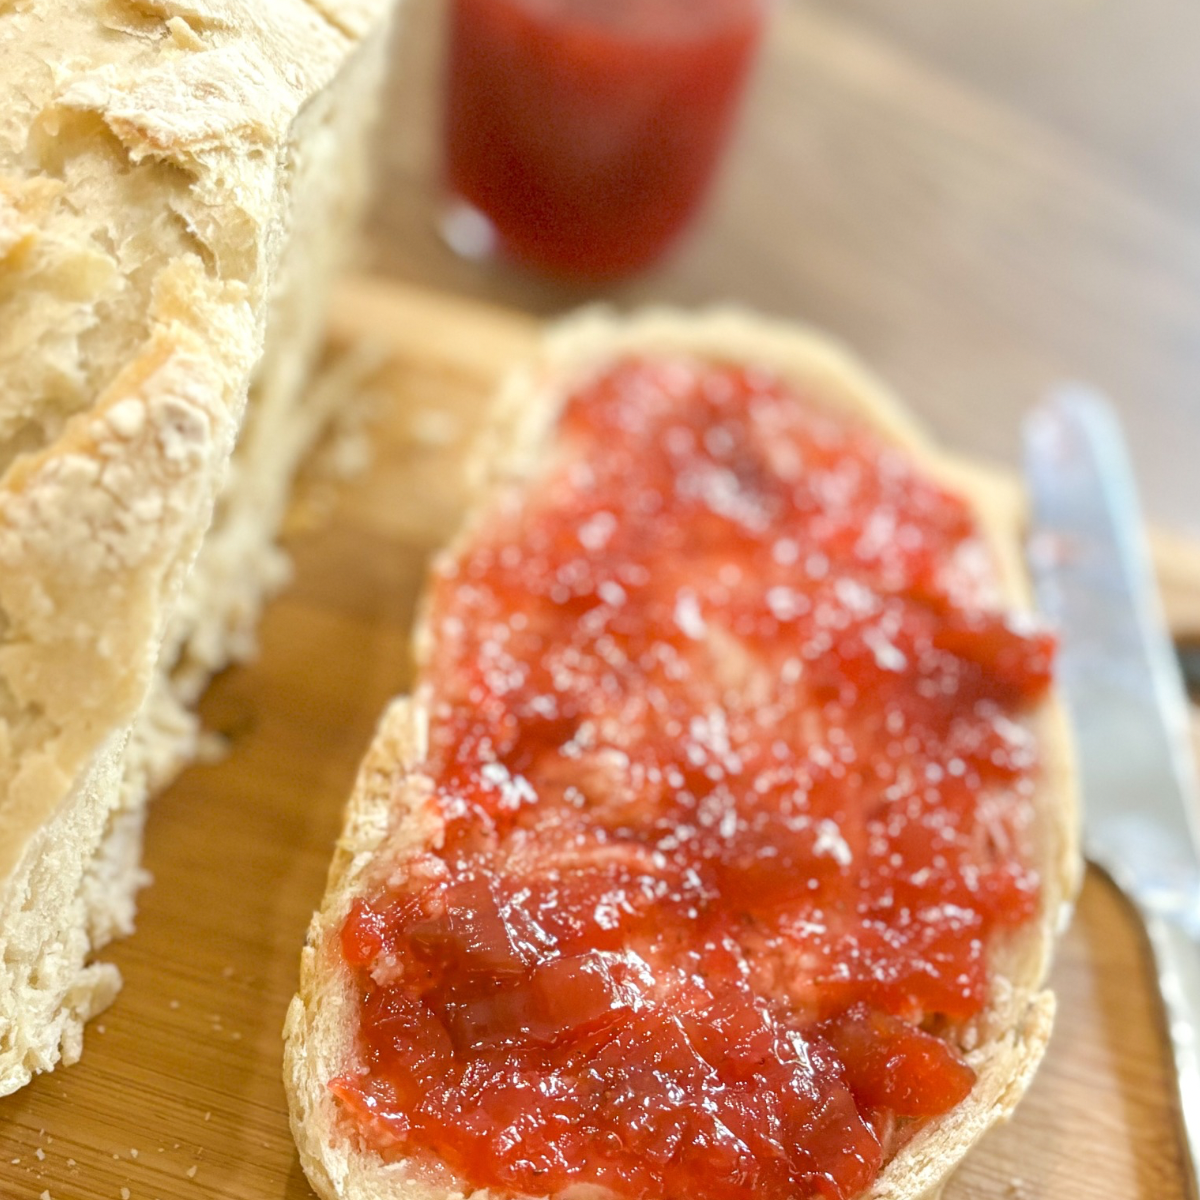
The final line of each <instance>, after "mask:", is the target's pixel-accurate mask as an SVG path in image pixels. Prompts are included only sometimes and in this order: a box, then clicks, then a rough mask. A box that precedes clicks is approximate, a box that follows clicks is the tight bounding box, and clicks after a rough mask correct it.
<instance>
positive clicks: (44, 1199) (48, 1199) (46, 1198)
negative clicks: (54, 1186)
mask: <svg viewBox="0 0 1200 1200" xmlns="http://www.w3.org/2000/svg"><path fill="white" fill-rule="evenodd" d="M38 1200H53V1197H52V1196H51V1195H50V1189H49V1188H47V1189H46V1190H45V1191H44V1192H43V1193H42V1194H41V1196H39V1197H38Z"/></svg>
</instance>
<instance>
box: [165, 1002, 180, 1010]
mask: <svg viewBox="0 0 1200 1200" xmlns="http://www.w3.org/2000/svg"><path fill="white" fill-rule="evenodd" d="M167 1007H168V1008H178V1007H179V1001H178V1000H172V1001H171V1003H170V1004H168V1005H167Z"/></svg>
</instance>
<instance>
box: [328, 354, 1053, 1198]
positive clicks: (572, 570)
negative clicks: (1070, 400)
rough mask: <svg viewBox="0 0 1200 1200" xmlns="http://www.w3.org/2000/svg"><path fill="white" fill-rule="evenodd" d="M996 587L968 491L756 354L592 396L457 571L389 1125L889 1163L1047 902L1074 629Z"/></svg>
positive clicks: (576, 1144) (686, 1186) (871, 1169)
mask: <svg viewBox="0 0 1200 1200" xmlns="http://www.w3.org/2000/svg"><path fill="white" fill-rule="evenodd" d="M996 595H997V582H996V576H995V568H994V565H993V564H992V562H991V560H990V558H989V556H988V553H987V551H986V548H985V545H984V543H983V542H982V540H981V538H980V536H979V533H978V531H977V529H976V527H975V523H974V521H973V519H972V516H971V513H970V510H969V509H968V508H967V506H966V505H965V503H964V502H963V501H962V500H961V499H960V498H959V497H957V496H955V495H952V494H949V493H947V492H946V491H944V490H943V489H941V488H940V487H939V486H937V485H936V484H935V483H934V482H932V481H931V480H929V479H928V478H926V477H925V476H924V475H923V474H922V473H921V472H920V471H919V470H918V469H917V467H916V466H915V464H914V463H913V462H912V461H911V460H910V458H909V457H907V456H906V455H905V454H904V453H902V452H901V451H899V450H898V449H896V448H895V447H894V446H892V445H890V444H888V443H886V442H884V441H883V440H882V439H880V438H879V437H878V436H877V435H875V434H874V433H873V432H872V431H870V430H869V429H867V428H865V427H863V426H862V425H860V424H858V423H857V422H855V421H853V420H851V419H848V418H847V417H846V416H844V415H841V414H837V413H834V412H831V411H829V410H827V409H825V408H823V407H822V406H821V405H820V404H818V403H814V402H813V401H812V400H811V399H810V398H808V397H805V396H801V395H797V394H795V393H794V391H793V390H792V389H790V388H789V387H788V386H786V385H785V384H784V383H782V382H781V381H780V380H778V379H777V378H775V377H774V376H772V375H770V374H768V373H766V372H762V371H755V370H748V369H742V368H735V367H725V366H717V365H713V364H698V363H696V362H693V361H690V360H685V359H664V360H653V361H650V360H642V359H631V360H628V361H623V362H620V363H618V364H616V365H614V366H612V367H610V368H609V369H608V370H606V371H604V372H603V373H601V374H599V375H598V376H597V377H596V378H594V379H593V380H592V381H591V382H589V383H588V384H587V385H586V386H583V387H581V388H580V389H578V390H577V391H576V392H575V393H574V394H573V395H572V396H571V397H570V399H569V402H568V403H567V405H566V408H565V410H564V412H563V415H562V417H561V420H560V423H559V429H558V434H557V441H556V449H555V451H554V453H553V455H552V456H551V457H550V459H549V465H548V466H547V468H546V470H545V472H544V474H543V475H541V476H540V477H539V478H538V479H537V480H536V481H535V482H533V483H532V484H530V485H528V486H527V487H525V488H524V490H523V491H522V492H521V493H520V494H519V495H514V496H510V497H509V498H508V500H507V501H506V502H505V503H504V504H502V505H499V506H497V507H496V508H495V510H494V511H492V512H490V513H489V514H488V515H487V516H486V517H485V519H484V520H483V521H482V523H481V524H480V525H479V526H478V527H477V528H476V530H475V531H474V533H473V536H472V538H471V540H470V541H469V542H468V543H467V544H466V545H465V546H464V547H463V548H462V549H461V550H460V551H459V553H458V555H457V557H455V558H454V559H452V560H450V561H448V562H446V563H445V564H443V566H442V567H441V568H440V569H439V572H438V574H437V575H436V577H435V580H434V585H433V594H432V597H431V605H430V611H429V621H430V624H431V631H432V634H433V637H432V642H431V644H432V647H433V650H432V654H431V656H430V658H429V660H428V662H427V663H426V664H425V666H424V668H423V672H422V676H421V679H420V685H421V687H422V689H423V691H424V694H425V695H426V696H427V697H428V698H429V705H430V714H431V720H430V744H429V753H428V761H427V762H426V763H425V764H424V765H423V770H424V772H425V773H426V774H427V775H428V776H429V778H430V779H431V780H432V782H433V789H432V794H431V798H430V800H429V803H430V804H431V805H433V806H434V808H435V809H436V813H437V816H438V817H439V818H440V820H441V823H442V826H443V830H444V836H443V838H442V840H441V842H440V844H439V845H437V846H435V847H428V848H426V849H423V850H418V851H413V852H412V854H411V855H410V857H409V858H408V859H406V860H405V861H404V862H401V863H388V864H383V866H384V867H386V869H385V870H381V871H380V872H379V875H378V878H379V879H380V880H381V881H382V880H386V881H388V882H381V883H380V885H379V887H378V888H377V889H376V890H375V891H373V892H371V893H370V894H368V895H365V896H363V897H362V898H361V899H359V900H358V901H357V902H356V903H355V905H354V906H353V908H352V910H351V911H350V913H349V915H348V917H347V918H346V921H345V924H344V927H343V929H342V938H341V953H342V955H343V957H344V960H345V963H346V965H347V967H348V969H349V970H350V971H351V973H352V975H353V978H354V980H355V982H356V987H357V991H358V999H359V1038H358V1061H357V1062H356V1063H354V1064H350V1065H349V1066H348V1070H347V1072H346V1074H345V1075H343V1076H341V1077H339V1078H337V1079H335V1080H333V1081H332V1082H331V1084H330V1086H331V1088H332V1089H333V1091H334V1092H335V1094H336V1095H337V1096H338V1097H339V1099H340V1101H341V1104H342V1106H343V1109H344V1112H345V1117H346V1119H347V1120H348V1121H349V1122H351V1123H352V1124H353V1126H354V1127H355V1128H356V1129H357V1130H358V1133H359V1135H360V1136H361V1138H362V1139H363V1140H364V1141H365V1142H366V1144H368V1145H370V1146H372V1147H373V1148H374V1149H375V1150H377V1151H378V1152H379V1153H381V1154H383V1155H385V1156H400V1155H405V1156H412V1155H416V1156H421V1155H433V1156H436V1157H437V1158H439V1159H441V1160H443V1161H445V1162H446V1163H447V1164H448V1165H449V1166H450V1167H451V1168H452V1169H453V1170H455V1171H456V1172H457V1173H459V1174H460V1175H461V1176H462V1177H463V1178H464V1180H465V1181H466V1182H467V1183H468V1184H470V1185H471V1186H472V1187H490V1188H495V1189H499V1190H501V1191H507V1192H512V1193H524V1194H530V1195H546V1194H553V1193H555V1192H559V1191H562V1190H563V1189H565V1188H568V1187H570V1186H572V1185H575V1184H592V1185H597V1186H600V1187H604V1188H607V1189H609V1190H610V1191H612V1192H613V1193H615V1194H616V1195H618V1196H627V1197H681V1196H688V1197H690V1198H692V1200H735V1198H737V1200H742V1198H743V1197H745V1196H746V1195H754V1196H756V1197H760V1198H765V1200H776V1198H778V1200H784V1198H785V1197H786V1198H794V1197H809V1196H821V1197H830V1198H834V1200H847V1198H849V1197H852V1196H854V1195H856V1194H857V1193H859V1192H861V1191H862V1190H863V1189H865V1188H866V1187H868V1186H869V1185H870V1183H871V1182H872V1180H873V1179H874V1178H875V1177H876V1176H877V1174H878V1172H879V1170H880V1169H881V1167H882V1165H883V1164H884V1163H885V1162H886V1161H887V1159H888V1158H889V1157H890V1156H891V1155H892V1154H894V1153H895V1151H896V1150H897V1148H898V1147H899V1146H900V1145H902V1144H903V1142H904V1140H905V1139H906V1138H908V1137H910V1136H911V1135H912V1133H913V1132H914V1131H916V1130H917V1129H919V1128H920V1126H921V1124H922V1123H923V1122H926V1121H928V1120H930V1119H931V1118H934V1117H937V1116H939V1115H941V1114H943V1113H945V1112H947V1111H949V1110H950V1109H951V1108H953V1107H954V1106H955V1105H956V1104H959V1103H961V1102H962V1100H963V1099H964V1098H965V1097H966V1095H967V1094H968V1093H969V1091H970V1089H971V1087H972V1084H973V1081H974V1074H973V1072H972V1070H971V1068H970V1067H969V1066H968V1065H967V1064H966V1063H965V1062H964V1061H963V1058H962V1055H961V1053H960V1052H959V1050H958V1049H957V1048H956V1040H955V1035H956V1031H957V1030H960V1029H961V1027H962V1025H963V1023H964V1022H966V1021H968V1020H969V1019H970V1018H971V1017H972V1016H974V1015H976V1014H977V1013H979V1011H980V1010H981V1009H982V1007H983V1005H984V1004H985V1003H986V1000H987V994H988V959H989V953H990V951H991V949H992V947H993V946H994V945H995V944H996V941H997V939H1002V938H1004V937H1006V936H1008V935H1010V934H1011V932H1012V931H1013V930H1015V929H1017V928H1019V927H1020V926H1021V925H1022V924H1023V923H1024V922H1026V921H1028V920H1030V919H1031V918H1032V917H1033V915H1034V914H1035V912H1036V910H1037V905H1038V892H1039V882H1038V879H1037V876H1036V873H1035V872H1034V870H1033V869H1032V867H1031V865H1030V854H1029V841H1030V836H1031V835H1030V826H1031V822H1032V819H1033V812H1032V795H1033V789H1034V785H1035V780H1036V774H1037V769H1038V751H1037V745H1036V742H1035V740H1034V738H1033V736H1032V734H1031V732H1030V729H1029V726H1028V723H1027V722H1026V721H1025V720H1024V717H1025V715H1026V713H1027V712H1028V710H1029V709H1030V707H1031V706H1032V705H1034V704H1035V703H1036V702H1037V701H1038V700H1039V698H1041V697H1042V696H1043V694H1044V692H1045V690H1046V688H1047V686H1048V683H1049V677H1050V667H1051V662H1052V659H1053V651H1054V647H1053V643H1052V641H1051V639H1050V638H1049V637H1048V636H1047V635H1045V634H1043V633H1040V632H1038V631H1037V630H1035V629H1033V628H1030V627H1028V625H1027V623H1022V622H1020V621H1018V620H1015V619H1013V618H1012V617H1010V616H1009V615H1007V614H1005V613H1004V612H1003V611H1000V610H999V609H998V607H997V605H996ZM397 880H400V881H403V882H399V883H397V882H396V881H397ZM351 1067H352V1069H350V1068H351Z"/></svg>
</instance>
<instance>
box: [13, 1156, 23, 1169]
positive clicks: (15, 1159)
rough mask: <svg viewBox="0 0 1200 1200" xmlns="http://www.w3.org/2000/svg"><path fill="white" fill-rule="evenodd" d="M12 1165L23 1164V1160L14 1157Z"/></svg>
mask: <svg viewBox="0 0 1200 1200" xmlns="http://www.w3.org/2000/svg"><path fill="white" fill-rule="evenodd" d="M12 1165H13V1166H14V1167H19V1166H20V1165H21V1160H20V1159H19V1158H14V1159H13V1160H12Z"/></svg>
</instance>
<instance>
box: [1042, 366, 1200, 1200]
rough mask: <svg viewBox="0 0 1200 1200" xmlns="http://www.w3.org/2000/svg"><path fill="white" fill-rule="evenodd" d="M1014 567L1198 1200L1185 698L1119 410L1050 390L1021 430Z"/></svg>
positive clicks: (1197, 1019) (1199, 903) (1194, 899)
mask: <svg viewBox="0 0 1200 1200" xmlns="http://www.w3.org/2000/svg"><path fill="white" fill-rule="evenodd" d="M1023 441H1024V458H1025V475H1026V481H1027V484H1028V488H1029V493H1030V500H1031V508H1032V528H1031V532H1030V538H1029V542H1028V546H1027V559H1028V563H1029V568H1030V572H1031V574H1032V577H1033V581H1034V590H1035V592H1036V595H1037V600H1038V605H1039V607H1040V608H1041V610H1042V612H1043V613H1045V614H1046V615H1047V616H1048V617H1049V618H1050V620H1051V621H1052V622H1053V623H1054V624H1055V625H1056V626H1057V628H1058V632H1059V639H1060V640H1059V661H1058V682H1059V686H1060V688H1061V691H1062V694H1063V697H1064V699H1065V701H1066V706H1067V710H1068V713H1069V715H1070V718H1071V723H1072V726H1073V728H1074V735H1075V742H1076V750H1077V754H1078V760H1079V767H1080V781H1081V784H1082V792H1083V802H1084V842H1085V846H1086V850H1087V854H1088V857H1089V858H1090V859H1091V860H1092V861H1093V862H1095V863H1096V864H1097V865H1098V866H1100V867H1101V868H1103V869H1104V871H1105V872H1106V873H1107V874H1108V875H1109V876H1110V878H1111V879H1112V880H1113V882H1114V883H1116V884H1117V886H1118V887H1119V888H1121V890H1122V891H1123V892H1124V893H1125V894H1126V896H1128V897H1129V899H1130V900H1131V901H1132V902H1133V904H1134V906H1135V907H1136V908H1137V909H1138V911H1139V912H1140V914H1141V916H1142V919H1143V921H1144V923H1145V926H1146V932H1147V934H1148V937H1149V942H1150V946H1151V950H1152V952H1153V955H1154V960H1155V965H1156V968H1157V972H1158V981H1159V988H1160V991H1161V993H1162V998H1163V1004H1164V1008H1165V1010H1166V1015H1167V1018H1168V1020H1167V1027H1168V1034H1169V1037H1170V1040H1171V1049H1172V1053H1173V1056H1174V1061H1175V1069H1176V1078H1177V1081H1178V1087H1179V1099H1180V1114H1181V1117H1182V1119H1183V1131H1184V1137H1185V1142H1186V1144H1187V1148H1188V1151H1189V1156H1190V1159H1191V1167H1192V1184H1193V1189H1194V1194H1197V1193H1200V853H1198V851H1197V846H1198V845H1200V837H1198V834H1200V806H1198V804H1197V795H1198V793H1197V784H1196V769H1195V760H1194V758H1193V752H1192V746H1191V737H1190V729H1189V725H1190V721H1189V712H1188V702H1187V697H1186V693H1185V691H1184V687H1183V681H1182V678H1181V675H1180V672H1179V665H1178V662H1177V661H1176V659H1175V657H1174V654H1173V652H1172V648H1171V644H1170V641H1169V639H1168V637H1167V633H1166V624H1165V621H1164V619H1163V616H1162V608H1161V603H1160V600H1159V596H1158V592H1157V588H1156V586H1155V583H1154V578H1153V574H1152V571H1151V566H1150V554H1149V549H1148V545H1147V542H1146V538H1145V533H1144V528H1145V527H1144V525H1143V524H1142V519H1141V513H1140V506H1139V504H1138V498H1137V491H1136V486H1135V483H1134V476H1133V470H1132V467H1131V465H1130V463H1129V458H1128V455H1127V453H1126V450H1125V444H1124V439H1123V437H1122V434H1121V429H1120V425H1119V423H1118V421H1117V418H1116V415H1115V414H1114V412H1113V411H1112V409H1111V408H1110V407H1109V405H1108V404H1107V403H1106V402H1105V401H1104V400H1103V399H1102V398H1101V397H1100V396H1099V395H1098V394H1096V393H1095V392H1093V391H1092V390H1091V389H1088V388H1084V387H1081V386H1071V387H1066V388H1061V389H1059V390H1058V391H1057V392H1056V393H1055V394H1054V395H1053V396H1052V397H1051V398H1050V399H1049V400H1048V401H1047V402H1046V403H1045V404H1043V405H1041V406H1040V407H1039V408H1037V409H1035V410H1034V411H1033V412H1032V413H1031V414H1030V415H1029V417H1028V418H1027V419H1026V421H1025V425H1024V429H1023Z"/></svg>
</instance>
